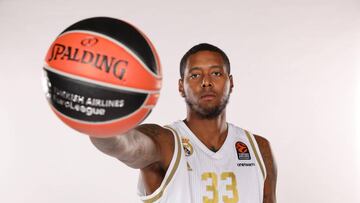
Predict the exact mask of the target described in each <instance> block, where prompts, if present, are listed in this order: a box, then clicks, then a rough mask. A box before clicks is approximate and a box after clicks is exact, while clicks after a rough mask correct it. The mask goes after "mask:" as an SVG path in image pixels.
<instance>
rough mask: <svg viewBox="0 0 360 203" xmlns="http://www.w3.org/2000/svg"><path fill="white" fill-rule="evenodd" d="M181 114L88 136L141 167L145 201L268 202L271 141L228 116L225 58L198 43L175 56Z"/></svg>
mask: <svg viewBox="0 0 360 203" xmlns="http://www.w3.org/2000/svg"><path fill="white" fill-rule="evenodd" d="M180 74H181V78H180V79H179V92H180V95H181V96H182V97H184V98H185V101H186V107H187V116H186V118H185V119H184V120H181V121H176V122H174V123H172V124H171V125H168V126H164V127H161V126H158V125H155V124H143V125H140V126H138V127H136V128H135V129H132V130H130V131H128V132H127V133H125V134H123V135H119V136H116V137H111V138H93V137H91V141H92V143H93V144H94V145H95V146H96V147H97V148H98V149H99V150H101V151H102V152H104V153H106V154H108V155H110V156H113V157H115V158H117V159H119V160H120V161H122V162H124V163H125V164H126V165H128V166H130V167H132V168H136V169H140V171H141V174H140V178H139V184H138V190H139V195H140V198H141V200H143V201H144V202H146V203H151V202H167V203H222V202H224V203H237V202H239V203H245V202H246V203H261V202H265V203H274V202H276V196H275V193H276V192H275V188H276V176H277V171H276V165H275V162H274V159H273V156H272V153H271V149H270V145H269V142H268V141H267V140H266V139H265V138H263V137H260V136H258V135H252V134H251V133H250V132H248V131H245V130H243V129H241V128H239V127H236V126H235V125H233V124H231V123H227V122H226V105H227V103H228V100H229V96H230V94H231V92H232V89H233V86H234V85H233V78H232V76H231V75H230V63H229V59H228V57H227V56H226V55H225V53H224V52H223V51H222V50H220V49H219V48H217V47H215V46H213V45H210V44H199V45H196V46H194V47H193V48H191V49H190V50H189V51H188V52H187V53H186V54H185V55H184V57H183V58H182V60H181V63H180Z"/></svg>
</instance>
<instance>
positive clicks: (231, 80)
mask: <svg viewBox="0 0 360 203" xmlns="http://www.w3.org/2000/svg"><path fill="white" fill-rule="evenodd" d="M229 79H230V93H231V92H232V90H233V88H234V81H233V76H232V75H229Z"/></svg>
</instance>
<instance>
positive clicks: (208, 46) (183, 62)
mask: <svg viewBox="0 0 360 203" xmlns="http://www.w3.org/2000/svg"><path fill="white" fill-rule="evenodd" d="M199 51H213V52H216V53H219V54H220V55H221V57H222V58H223V60H224V64H225V66H226V70H227V72H228V74H230V61H229V58H228V57H227V55H226V54H225V52H224V51H223V50H221V49H220V48H218V47H216V46H214V45H211V44H208V43H201V44H198V45H195V46H193V47H192V48H191V49H189V51H187V52H186V53H185V55H184V56H183V57H182V58H181V61H180V77H181V78H184V71H185V68H186V62H187V60H188V58H189V57H190V56H191V55H193V54H195V53H197V52H199Z"/></svg>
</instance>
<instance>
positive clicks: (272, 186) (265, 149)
mask: <svg viewBox="0 0 360 203" xmlns="http://www.w3.org/2000/svg"><path fill="white" fill-rule="evenodd" d="M255 139H256V142H257V143H258V146H259V148H260V152H261V155H262V157H263V160H264V163H265V167H266V174H267V175H266V180H265V183H264V198H263V199H264V200H263V202H264V203H276V180H277V167H276V163H275V160H274V157H273V154H272V152H271V147H270V143H269V141H267V140H266V139H265V138H263V137H261V136H258V135H255Z"/></svg>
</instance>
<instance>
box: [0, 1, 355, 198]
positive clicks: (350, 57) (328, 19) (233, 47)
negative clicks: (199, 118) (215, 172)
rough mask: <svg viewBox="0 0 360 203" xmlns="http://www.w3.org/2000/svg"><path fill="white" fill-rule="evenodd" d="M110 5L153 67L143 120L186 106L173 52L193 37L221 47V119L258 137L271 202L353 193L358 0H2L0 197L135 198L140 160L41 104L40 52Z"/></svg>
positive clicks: (170, 117) (179, 113)
mask: <svg viewBox="0 0 360 203" xmlns="http://www.w3.org/2000/svg"><path fill="white" fill-rule="evenodd" d="M93 16H110V17H115V18H119V19H124V20H126V21H128V22H131V23H132V24H134V25H136V26H137V27H138V28H140V29H141V30H142V31H143V32H145V33H146V34H147V35H148V37H149V38H150V39H151V40H152V42H153V43H154V45H155V46H156V48H157V50H158V52H159V55H160V58H161V61H162V66H163V73H164V81H163V89H162V91H161V97H160V100H159V102H158V105H157V106H156V108H155V109H154V111H153V113H152V114H151V115H150V116H149V117H148V119H147V120H146V121H145V122H152V123H153V122H154V123H158V124H167V123H170V122H172V121H174V120H177V119H183V118H184V116H185V104H184V102H183V100H182V98H181V97H180V96H179V94H178V92H177V79H178V63H179V60H180V58H181V56H182V55H183V54H184V52H185V51H187V50H188V49H189V48H190V47H191V46H192V45H194V44H196V43H199V42H210V43H213V44H215V45H218V46H219V47H220V48H222V49H224V50H225V52H227V53H228V55H229V57H230V60H231V62H232V74H233V76H234V80H235V89H234V92H233V94H232V95H231V100H230V104H229V106H228V109H227V110H228V120H229V121H230V122H233V123H235V124H237V125H239V126H241V127H243V128H246V129H248V130H251V131H252V132H254V133H257V134H260V135H263V136H265V137H267V138H268V139H269V140H270V141H271V143H272V147H273V151H274V154H275V156H276V160H277V164H278V173H279V174H278V187H277V189H278V192H277V196H278V202H285V203H289V202H290V203H292V202H295V203H297V202H299V203H304V202H306V203H312V202H314V203H317V202H326V203H338V202H346V203H355V202H360V195H359V191H360V173H359V170H360V150H359V149H360V138H359V137H360V124H359V123H360V68H359V66H360V59H359V55H360V1H358V0H354V1H350V0H279V1H266V0H261V1H260V0H253V1H248V0H236V1H210V0H206V1H178V2H171V1H166V0H163V1H160V0H158V1H156V0H152V1H135V0H132V1H124V0H101V1H89V0H87V1H85V0H81V1H75V0H74V1H60V0H52V1H51V0H32V1H30V0H28V1H26V0H23V1H21V0H0V28H1V31H0V61H1V69H0V91H1V99H0V108H1V113H0V129H1V141H0V202H6V203H23V202H27V203H28V202H29V203H32V202H34V203H48V202H51V203H64V202H66V203H78V202H87V203H100V202H101V203H103V202H106V203H119V202H138V198H137V196H136V184H137V173H138V171H136V170H133V169H130V168H127V167H126V166H125V165H123V164H122V163H120V162H118V161H117V160H115V159H113V158H110V157H108V156H106V155H103V154H102V153H100V152H99V151H97V150H96V149H95V148H94V147H93V146H92V145H91V143H90V141H89V139H88V138H87V137H86V136H84V135H81V134H80V133H77V132H76V131H74V130H72V129H70V128H69V127H67V126H65V125H64V124H63V123H61V121H60V120H59V119H58V118H57V117H56V116H55V114H54V113H53V112H51V110H50V108H49V107H48V104H47V102H46V100H45V97H44V94H43V92H42V87H41V75H42V65H43V59H44V57H45V53H46V51H47V49H48V47H49V45H50V44H51V42H52V41H53V40H54V39H55V38H56V36H57V35H58V34H59V33H60V32H61V31H62V30H63V29H65V28H66V27H67V26H69V25H70V24H72V23H74V22H76V21H78V20H81V19H84V18H88V17H93Z"/></svg>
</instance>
